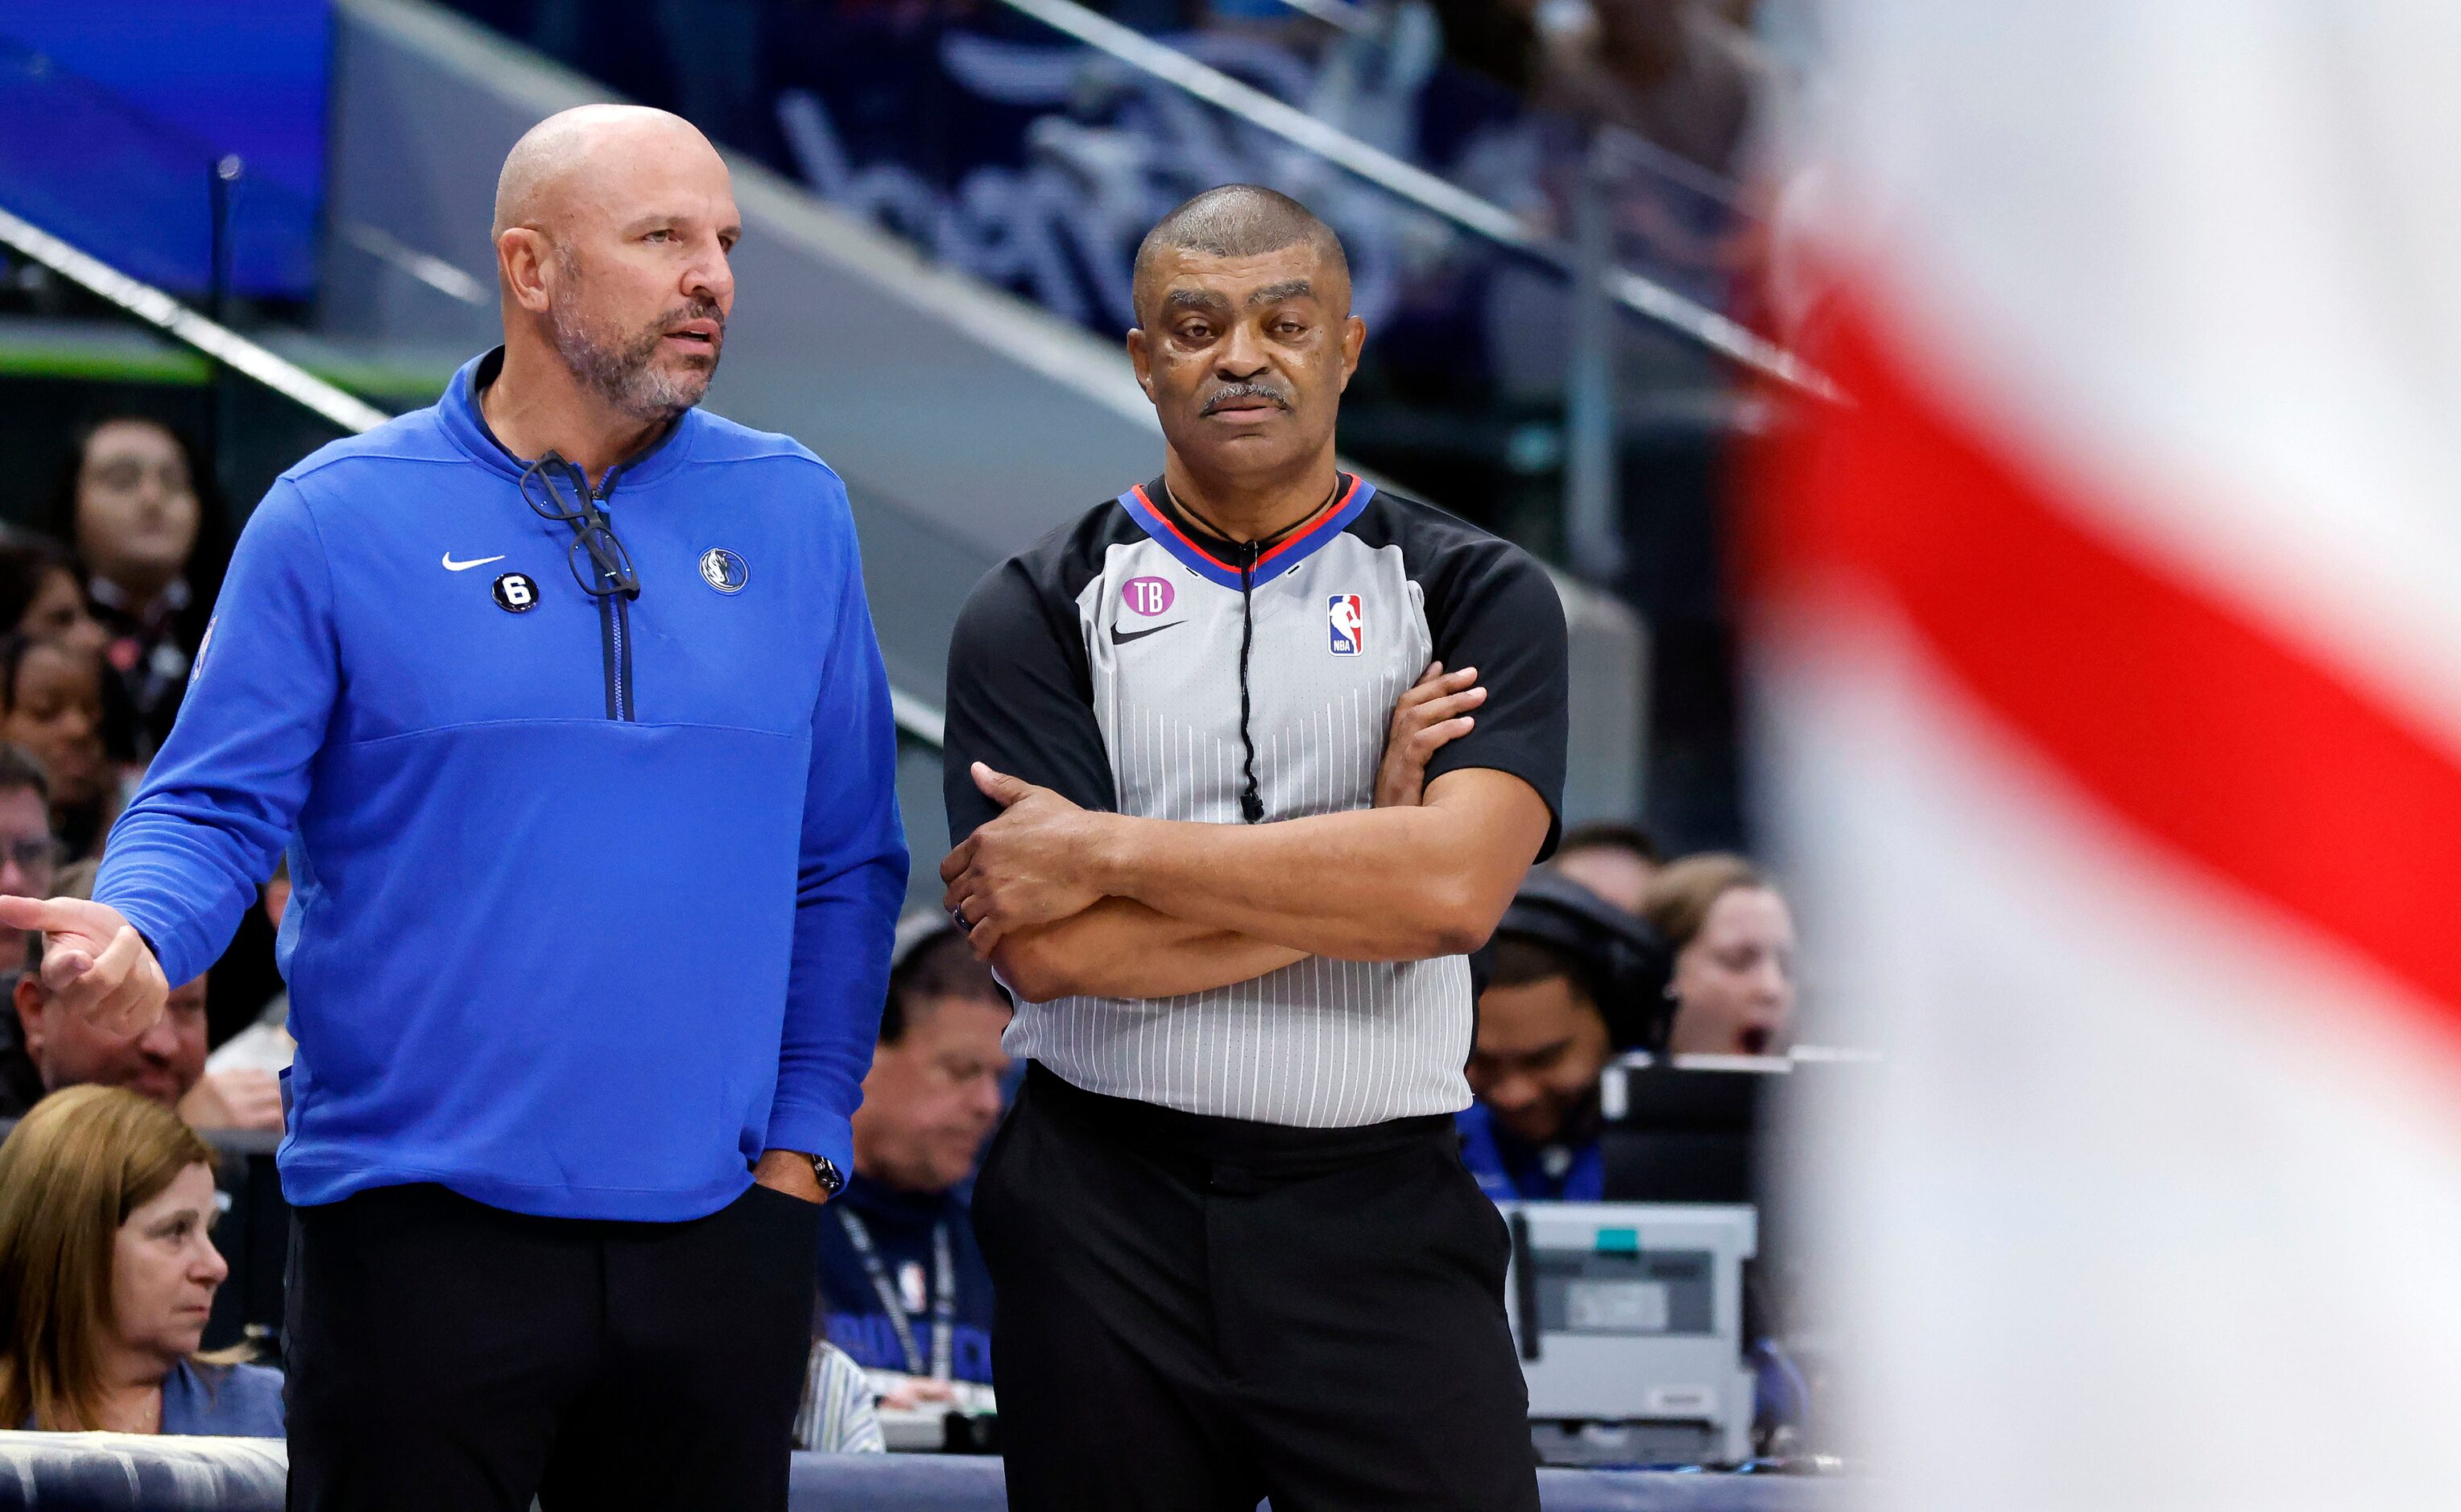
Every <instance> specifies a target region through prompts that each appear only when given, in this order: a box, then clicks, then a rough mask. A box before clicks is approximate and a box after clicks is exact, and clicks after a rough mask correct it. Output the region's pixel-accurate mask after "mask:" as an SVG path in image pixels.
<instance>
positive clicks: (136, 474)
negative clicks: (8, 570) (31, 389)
mask: <svg viewBox="0 0 2461 1512" xmlns="http://www.w3.org/2000/svg"><path fill="white" fill-rule="evenodd" d="M54 507H55V511H56V512H55V515H54V521H53V527H54V533H55V534H57V535H58V536H59V538H60V539H61V540H62V541H65V542H67V543H69V544H70V545H72V546H74V547H75V550H76V554H77V558H78V560H79V561H81V562H83V563H84V564H85V568H86V592H87V594H88V596H89V597H91V598H92V600H93V601H94V606H95V612H96V616H97V617H98V618H99V619H100V620H101V622H102V625H103V627H104V628H106V629H107V630H109V631H110V636H111V638H110V641H109V644H108V645H107V646H106V647H105V648H104V651H103V656H104V660H105V662H106V664H107V665H108V666H109V667H110V669H111V671H112V672H113V673H114V674H115V675H116V676H117V677H118V680H119V682H120V684H121V686H122V687H123V688H124V689H125V691H126V692H127V694H128V704H129V707H130V710H131V711H132V713H133V716H134V727H133V728H132V729H130V730H127V731H124V732H122V731H114V732H112V734H113V735H114V737H115V738H114V740H113V742H112V743H113V745H114V746H115V748H120V747H122V737H124V740H125V747H124V748H123V749H119V750H118V754H119V755H120V756H122V757H123V758H132V759H134V760H136V761H138V762H139V763H142V762H143V761H145V760H147V759H149V758H150V757H151V756H153V754H154V751H155V748H156V747H158V746H160V745H161V742H162V736H163V735H167V734H169V733H170V729H171V721H172V719H173V717H174V716H175V715H177V714H178V713H179V712H180V698H181V695H182V693H183V692H185V691H186V689H187V682H188V665H189V663H190V662H191V661H193V660H194V659H195V657H196V654H197V650H198V647H199V646H200V645H201V644H202V643H203V638H204V633H205V625H206V622H207V621H208V619H209V618H210V617H211V615H212V613H213V604H214V594H215V591H216V590H217V589H219V588H220V587H221V586H222V572H223V568H224V566H225V564H228V562H229V560H230V520H229V516H228V515H227V514H226V513H225V510H224V509H223V506H222V500H220V499H219V498H217V497H216V496H215V495H214V493H213V491H212V488H211V486H210V483H209V481H208V479H207V477H206V475H205V474H204V472H203V470H202V469H200V468H199V466H198V464H197V456H196V452H195V450H194V449H193V448H191V447H190V446H189V445H188V444H187V443H186V442H185V441H184V440H182V438H181V437H180V436H179V435H178V433H176V432H174V431H173V430H172V429H171V428H170V427H169V426H166V425H164V424H162V423H161V421H159V420H149V419H144V418H141V417H139V416H135V415H117V416H114V417H112V418H109V419H105V420H102V421H100V422H99V423H97V424H96V425H94V426H92V427H91V428H89V429H88V430H86V431H85V432H84V433H83V434H82V435H80V436H79V437H78V438H77V444H76V447H75V452H74V454H73V456H72V459H71V465H70V468H69V472H68V475H67V477H66V478H65V479H63V480H62V483H61V486H60V489H59V495H58V500H57V502H56V504H55V506H54Z"/></svg>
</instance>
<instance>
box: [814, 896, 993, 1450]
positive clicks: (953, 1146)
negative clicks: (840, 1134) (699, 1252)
mask: <svg viewBox="0 0 2461 1512" xmlns="http://www.w3.org/2000/svg"><path fill="white" fill-rule="evenodd" d="M899 944H900V945H901V946H902V947H904V948H903V949H901V950H900V952H899V953H898V955H897V958H896V964H895V965H894V966H893V967H892V968H891V969H890V971H889V976H888V1004H887V1006H886V1008H885V1009H884V1011H883V1012H882V1013H881V1019H880V1048H879V1049H878V1051H876V1052H875V1053H874V1054H873V1055H872V1061H871V1074H870V1075H867V1076H866V1077H865V1078H864V1083H863V1106H862V1107H861V1108H859V1109H857V1110H856V1112H855V1116H854V1171H855V1174H854V1176H853V1177H852V1178H851V1179H850V1180H848V1181H847V1182H846V1186H845V1191H843V1192H841V1193H839V1194H838V1195H837V1196H836V1197H835V1198H833V1199H831V1200H830V1202H829V1204H828V1205H827V1206H826V1207H824V1208H823V1209H822V1216H821V1298H822V1307H823V1310H824V1315H825V1317H826V1319H827V1329H826V1332H827V1336H828V1339H829V1342H830V1343H832V1344H834V1345H836V1346H837V1347H838V1348H840V1349H843V1350H844V1351H845V1352H846V1353H847V1354H849V1355H851V1356H852V1357H853V1358H854V1360H855V1362H856V1363H857V1364H860V1365H862V1366H864V1367H866V1368H867V1369H868V1370H870V1371H873V1372H874V1373H875V1374H874V1377H873V1379H874V1383H875V1385H876V1386H878V1387H879V1388H880V1389H881V1391H882V1393H883V1395H884V1400H885V1403H886V1405H888V1406H892V1407H903V1406H911V1405H915V1404H917V1403H919V1402H923V1401H940V1400H948V1399H949V1398H950V1395H951V1393H950V1392H949V1390H948V1388H947V1386H946V1384H945V1383H946V1382H948V1381H951V1380H959V1381H980V1382H988V1381H989V1380H990V1379H991V1378H992V1352H991V1326H992V1290H991V1274H990V1272H989V1271H988V1270H986V1269H985V1268H984V1266H983V1259H982V1252H981V1250H979V1249H978V1248H976V1247H975V1245H974V1223H973V1220H972V1218H971V1216H970V1214H969V1211H968V1208H967V1203H966V1195H965V1192H964V1190H963V1186H964V1183H965V1182H966V1180H967V1178H968V1177H969V1176H971V1175H972V1174H973V1172H974V1161H975V1160H976V1158H977V1157H978V1156H980V1155H981V1153H982V1148H983V1143H984V1140H985V1139H988V1138H989V1137H990V1135H991V1132H992V1128H993V1126H994V1125H995V1124H996V1123H997V1122H998V1121H999V1116H1000V1078H1001V1076H1002V1075H1004V1074H1005V1073H1006V1072H1007V1070H1008V1063H1009V1062H1008V1056H1007V1054H1005V1053H1004V1052H1002V1050H1001V1049H1000V1034H1001V1033H1002V1032H1003V1031H1005V1030H1006V1029H1007V1028H1008V1020H1009V1003H1008V998H1007V996H1006V995H1005V994H1004V993H1002V992H1001V990H1000V987H999V984H998V982H996V981H995V979H994V978H993V976H992V973H991V969H990V968H989V967H986V966H985V965H983V964H982V963H981V962H979V961H977V960H975V959H974V952H973V951H972V950H971V949H969V948H967V946H966V942H965V939H964V937H963V936H961V935H959V934H958V933H957V931H956V930H955V929H953V928H952V927H950V926H949V925H948V923H947V922H946V921H945V920H942V919H940V918H939V917H938V916H937V915H936V914H934V915H931V916H918V917H917V918H916V919H913V920H910V921H909V922H908V924H907V926H905V927H904V928H903V929H901V930H900V940H899Z"/></svg>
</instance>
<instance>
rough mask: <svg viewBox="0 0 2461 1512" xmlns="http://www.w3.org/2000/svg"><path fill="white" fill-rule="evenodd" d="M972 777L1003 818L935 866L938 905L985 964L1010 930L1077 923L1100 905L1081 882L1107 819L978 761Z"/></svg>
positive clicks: (1098, 898) (1099, 896) (1097, 895)
mask: <svg viewBox="0 0 2461 1512" xmlns="http://www.w3.org/2000/svg"><path fill="white" fill-rule="evenodd" d="M973 776H974V786H976V787H978V788H980V789H982V791H983V796H984V797H985V798H988V799H992V800H993V801H994V802H995V803H997V804H999V806H1000V809H1001V813H1000V816H999V817H998V818H997V819H995V820H992V821H991V822H990V823H988V824H985V825H983V826H982V827H981V828H979V829H977V830H975V831H974V833H973V834H972V835H969V836H967V837H966V839H965V841H964V842H963V843H962V844H960V845H959V846H958V847H957V848H956V849H955V850H952V851H951V852H949V857H948V859H947V860H946V861H943V862H940V880H941V881H942V882H945V883H947V884H949V890H948V892H947V893H946V894H945V895H944V896H943V897H942V898H941V900H940V904H941V906H943V907H945V908H947V909H948V910H949V915H950V918H951V919H952V921H953V922H954V923H955V924H956V926H957V927H958V928H960V929H963V930H965V931H966V939H967V940H968V942H969V943H971V944H972V945H973V946H974V954H976V955H978V956H982V957H985V958H988V957H989V956H990V955H991V953H992V950H993V949H994V948H995V947H997V946H998V944H999V943H1000V940H1001V939H1002V938H1003V937H1004V936H1006V935H1007V934H1008V933H1009V932H1010V931H1011V930H1015V929H1030V928H1032V927H1034V926H1036V925H1038V924H1049V923H1051V922H1052V921H1053V920H1055V919H1066V918H1071V917H1074V916H1075V915H1077V914H1080V913H1082V912H1084V911H1085V910H1086V909H1088V908H1090V907H1092V906H1094V905H1095V904H1096V903H1098V902H1100V901H1101V900H1102V893H1101V892H1100V891H1098V890H1097V889H1095V888H1092V887H1088V886H1086V885H1085V884H1084V882H1083V881H1082V880H1081V879H1082V878H1083V877H1084V875H1085V872H1086V869H1087V862H1088V859H1089V858H1090V856H1091V853H1092V847H1093V846H1094V845H1095V844H1096V843H1097V841H1098V840H1099V839H1100V836H1099V833H1098V831H1099V828H1100V826H1101V824H1102V820H1104V819H1105V818H1106V817H1107V816H1104V815H1100V814H1091V813H1088V812H1086V811H1085V810H1084V809H1081V808H1079V807H1078V806H1077V805H1076V804H1074V803H1071V802H1069V801H1068V800H1067V799H1064V798H1061V797H1060V796H1059V794H1057V793H1054V792H1053V791H1051V790H1050V789H1049V788H1045V787H1036V786H1035V785H1034V784H1033V783H1031V782H1028V781H1026V780H1024V779H1023V778H1021V777H1010V776H1009V775H1008V774H1007V773H1005V772H995V771H993V770H992V769H991V768H990V767H988V766H986V765H984V764H983V763H982V762H980V761H977V762H975V763H974V768H973Z"/></svg>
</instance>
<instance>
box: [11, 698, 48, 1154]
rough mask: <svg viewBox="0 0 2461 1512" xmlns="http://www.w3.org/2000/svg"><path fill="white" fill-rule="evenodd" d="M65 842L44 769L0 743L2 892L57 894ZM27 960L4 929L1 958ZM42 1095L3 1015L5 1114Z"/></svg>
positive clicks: (40, 1084)
mask: <svg viewBox="0 0 2461 1512" xmlns="http://www.w3.org/2000/svg"><path fill="white" fill-rule="evenodd" d="M59 859H60V842H59V841H56V840H54V839H53V838H52V796H51V788H50V785H49V783H48V781H47V780H46V779H45V777H43V769H42V768H41V767H38V766H36V765H35V764H34V762H33V758H32V757H31V756H27V755H26V753H25V752H23V751H20V750H18V749H17V748H16V747H15V746H12V745H0V893H7V894H9V895H11V896H12V897H18V898H48V897H50V896H52V886H53V880H54V872H55V871H56V869H57V867H58V864H59ZM22 959H24V950H23V948H22V947H21V946H19V945H17V943H16V942H14V941H11V940H10V939H9V935H8V931H6V930H0V960H5V961H11V962H14V961H19V960H22ZM42 1095H43V1081H42V1077H41V1075H39V1074H38V1073H37V1072H36V1071H35V1070H34V1062H33V1061H32V1058H31V1057H29V1056H28V1055H27V1054H26V1046H25V1042H24V1041H23V1040H22V1039H21V1038H20V1037H19V1036H18V1033H17V1015H16V1014H15V1013H13V1012H11V1013H0V1118H14V1117H15V1116H17V1115H18V1114H21V1113H23V1112H25V1111H26V1110H27V1109H28V1108H31V1107H32V1106H33V1105H34V1099H35V1098H37V1097H41V1096H42Z"/></svg>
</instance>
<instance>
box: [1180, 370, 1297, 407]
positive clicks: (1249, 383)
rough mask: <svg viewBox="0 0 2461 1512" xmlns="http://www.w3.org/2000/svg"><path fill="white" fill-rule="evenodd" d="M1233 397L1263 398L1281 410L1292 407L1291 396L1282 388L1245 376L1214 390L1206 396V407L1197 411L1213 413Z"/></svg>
mask: <svg viewBox="0 0 2461 1512" xmlns="http://www.w3.org/2000/svg"><path fill="white" fill-rule="evenodd" d="M1233 399H1262V400H1264V401H1265V402H1266V403H1268V404H1271V405H1273V407H1274V408H1275V409H1279V410H1287V409H1289V408H1290V407H1291V396H1290V395H1289V394H1284V393H1283V392H1282V391H1281V390H1279V389H1277V388H1274V387H1273V385H1272V384H1270V383H1258V382H1257V381H1256V380H1255V379H1253V378H1243V379H1241V380H1240V381H1239V382H1237V383H1226V384H1224V385H1223V386H1222V387H1220V388H1218V389H1216V390H1214V391H1213V393H1212V394H1210V395H1209V396H1208V397H1207V398H1206V401H1205V408H1204V409H1202V410H1200V411H1198V412H1197V413H1198V414H1200V415H1211V414H1212V413H1213V412H1214V411H1216V410H1219V409H1221V408H1223V407H1224V406H1226V405H1228V404H1229V403H1230V401H1231V400H1233Z"/></svg>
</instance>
